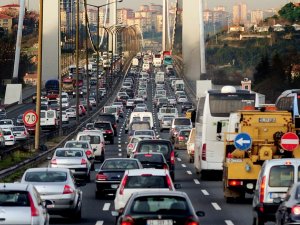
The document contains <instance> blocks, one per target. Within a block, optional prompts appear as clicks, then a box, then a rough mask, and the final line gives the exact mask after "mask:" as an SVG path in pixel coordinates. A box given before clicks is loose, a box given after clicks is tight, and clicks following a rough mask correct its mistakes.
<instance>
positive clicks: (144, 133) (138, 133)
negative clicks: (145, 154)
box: [134, 130, 154, 136]
mask: <svg viewBox="0 0 300 225" xmlns="http://www.w3.org/2000/svg"><path fill="white" fill-rule="evenodd" d="M134 135H149V136H154V132H153V131H152V130H137V131H135V132H134Z"/></svg>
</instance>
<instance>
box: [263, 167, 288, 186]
mask: <svg viewBox="0 0 300 225" xmlns="http://www.w3.org/2000/svg"><path fill="white" fill-rule="evenodd" d="M293 183H294V166H293V165H278V166H272V167H271V170H270V177H269V186H270V187H290V186H291V185H292V184H293Z"/></svg>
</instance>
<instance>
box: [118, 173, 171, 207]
mask: <svg viewBox="0 0 300 225" xmlns="http://www.w3.org/2000/svg"><path fill="white" fill-rule="evenodd" d="M139 191H157V192H161V191H175V187H174V184H173V182H172V179H171V177H170V174H169V171H168V170H164V169H153V168H150V169H134V170H126V171H125V173H124V176H123V179H122V181H121V183H120V185H119V188H118V190H117V192H116V197H115V200H114V204H115V210H116V211H119V210H120V209H122V208H124V207H125V205H126V203H127V201H128V199H129V198H130V196H131V194H133V193H135V192H139Z"/></svg>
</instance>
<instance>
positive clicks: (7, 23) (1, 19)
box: [0, 14, 13, 34]
mask: <svg viewBox="0 0 300 225" xmlns="http://www.w3.org/2000/svg"><path fill="white" fill-rule="evenodd" d="M12 21H13V17H11V16H7V15H5V14H0V27H1V28H3V29H4V31H6V32H7V33H8V34H11V33H12Z"/></svg>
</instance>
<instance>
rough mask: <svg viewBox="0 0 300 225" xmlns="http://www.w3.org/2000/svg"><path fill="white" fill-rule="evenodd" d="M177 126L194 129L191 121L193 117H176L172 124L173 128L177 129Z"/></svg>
mask: <svg viewBox="0 0 300 225" xmlns="http://www.w3.org/2000/svg"><path fill="white" fill-rule="evenodd" d="M175 128H179V129H192V128H193V124H192V122H191V119H189V118H186V117H177V118H174V120H173V121H172V125H171V129H175Z"/></svg>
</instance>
